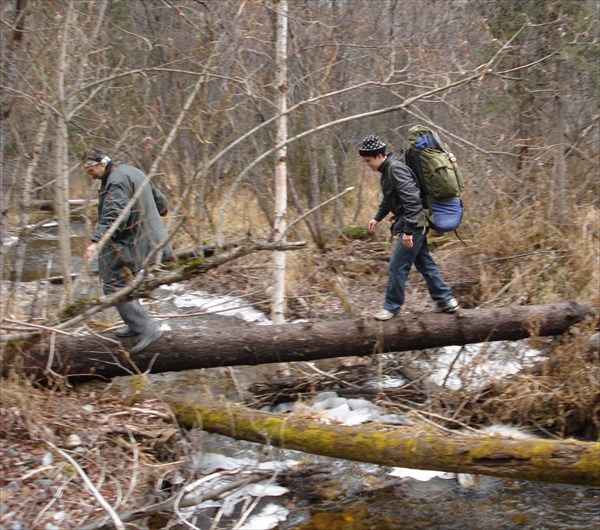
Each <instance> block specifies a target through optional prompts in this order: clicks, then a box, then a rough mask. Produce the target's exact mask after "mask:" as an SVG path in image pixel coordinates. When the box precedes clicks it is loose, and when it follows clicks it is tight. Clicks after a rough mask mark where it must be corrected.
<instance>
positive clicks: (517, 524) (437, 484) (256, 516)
mask: <svg viewBox="0 0 600 530" xmlns="http://www.w3.org/2000/svg"><path fill="white" fill-rule="evenodd" d="M77 237H79V236H77V235H76V238H77ZM76 241H77V239H76ZM7 243H8V242H3V244H7ZM77 245H80V246H81V250H82V248H83V246H82V245H83V242H81V244H80V243H77ZM76 248H78V247H76ZM29 249H30V250H29V252H28V254H27V266H26V270H27V271H28V274H27V278H26V279H27V280H29V281H31V283H30V284H24V285H23V287H24V291H25V292H26V291H27V290H29V291H34V290H35V288H34V287H33V286H34V285H35V281H34V280H35V279H37V278H40V277H45V276H46V275H48V266H47V264H48V263H49V260H50V262H52V261H54V262H55V261H57V260H56V259H53V256H55V254H56V240H55V238H53V237H52V232H51V231H50V232H48V231H44V232H42V235H40V237H36V238H35V240H33V241H32V243H31V244H30V247H29ZM4 250H6V249H4ZM3 254H4V252H3ZM79 255H80V254H79ZM78 262H79V263H80V260H79V261H78V258H74V263H75V265H76V264H77V263H78ZM50 269H51V267H50ZM5 272H6V271H3V277H4V274H5ZM27 285H30V286H31V287H30V288H29V289H28V288H27ZM54 288H55V289H60V286H54ZM156 295H157V301H155V302H153V310H154V311H156V312H157V313H159V314H161V315H162V316H163V317H164V318H162V320H161V325H162V326H163V327H164V328H166V329H169V328H182V329H183V328H190V327H192V328H198V327H210V326H236V325H240V324H244V323H245V322H247V321H253V322H257V323H259V324H263V325H268V324H269V322H268V319H267V317H266V316H265V315H264V314H262V313H260V312H259V311H256V310H254V309H252V308H250V307H247V306H246V305H245V304H244V302H243V301H240V300H235V299H227V298H226V297H221V298H216V297H211V296H209V295H206V294H205V293H202V292H189V291H186V289H185V287H184V286H182V285H175V286H169V287H165V288H161V289H157V291H156ZM111 318H112V319H113V321H114V322H116V321H117V317H116V314H114V315H112V316H111ZM500 347H501V348H500V350H497V355H499V354H501V355H504V357H505V359H504V361H503V364H504V365H505V364H510V363H507V362H506V360H507V358H508V357H511V356H514V355H513V354H514V352H515V345H514V344H504V345H502V343H500ZM502 348H504V351H502ZM498 352H499V353H498ZM446 353H447V354H448V355H450V354H451V352H446ZM533 354H535V352H534V353H533ZM497 355H495V357H497ZM440 358H443V355H442V356H440ZM518 366H519V363H518V362H517V361H516V360H515V362H514V367H513V368H514V369H518ZM199 374H200V372H199V373H198V374H191V373H167V374H158V375H152V376H151V377H152V379H153V381H154V382H155V384H156V385H158V386H160V384H167V385H169V386H173V385H177V384H178V383H180V382H182V381H183V378H185V380H186V385H181V386H182V387H187V390H186V392H189V393H190V395H194V394H195V393H197V392H198V391H199V390H200V388H196V389H195V388H194V387H193V386H190V385H189V382H190V381H191V380H194V378H196V379H197V380H198V381H201V383H198V384H199V385H200V384H201V385H202V386H203V387H205V385H206V384H214V385H215V386H218V385H222V384H223V382H224V381H225V380H228V381H229V383H231V385H232V391H233V390H235V391H236V392H240V391H242V392H246V391H247V389H248V387H249V385H250V384H252V383H253V382H257V381H261V380H268V379H270V378H273V377H276V376H277V371H276V367H274V366H259V367H239V368H235V369H230V370H224V369H213V370H205V371H202V372H201V374H202V375H201V377H199ZM446 376H447V374H446ZM232 378H233V379H235V381H233V380H232ZM233 383H235V384H233ZM399 383H400V384H401V382H399ZM386 384H393V382H390V381H386ZM234 387H235V388H234ZM327 398H331V396H327ZM324 399H325V398H323V400H324ZM323 400H322V401H323ZM343 405H344V403H340V402H335V403H334V402H333V401H332V407H331V410H333V409H334V408H335V409H339V410H338V413H339V414H341V411H342V409H343ZM314 406H317V405H316V404H314ZM323 408H324V407H322V409H323ZM350 408H351V407H346V408H345V409H343V410H344V411H345V412H344V416H343V417H344V419H345V420H348V419H350V420H351V419H352V417H353V416H352V413H351V411H349V409H350ZM362 414H363V419H365V414H366V413H365V412H364V410H363V412H362ZM354 418H356V417H355V416H354ZM367 419H368V418H367ZM190 438H191V439H193V440H195V443H196V448H197V455H196V459H195V464H194V465H195V466H196V467H197V468H198V470H200V471H202V472H207V473H208V472H211V471H212V470H214V469H223V468H228V467H229V468H232V469H238V468H244V467H247V466H249V465H251V466H257V465H259V464H260V465H267V466H272V467H271V468H275V467H279V468H281V469H286V468H290V467H293V466H303V467H304V468H306V470H307V472H306V473H304V474H300V477H301V478H300V477H299V478H294V479H288V480H287V481H286V480H282V481H279V480H277V481H276V482H275V483H270V484H268V485H267V486H265V489H263V490H261V492H260V493H251V492H249V493H248V497H251V496H252V495H255V496H256V495H259V497H262V498H261V500H260V502H257V505H256V508H255V510H254V512H253V515H252V516H251V517H249V518H248V519H247V520H246V521H245V523H244V524H243V525H239V526H238V527H236V528H239V530H269V529H278V530H396V529H431V528H434V529H440V530H442V529H448V530H450V529H456V530H480V529H536V530H541V529H548V530H575V529H577V530H588V529H589V530H598V529H600V488H592V487H584V486H569V485H564V484H544V483H536V482H528V481H517V480H504V479H497V478H491V477H480V479H479V482H478V483H477V484H476V485H475V486H473V487H464V486H462V485H461V484H460V483H459V482H458V481H457V479H456V477H455V476H454V475H451V474H444V473H429V474H427V473H424V472H422V471H418V470H412V471H411V470H400V469H397V468H386V467H381V466H377V465H371V464H361V463H356V462H350V461H345V460H336V459H332V458H327V457H322V456H315V455H307V454H304V453H298V452H296V451H290V450H283V449H279V448H274V447H265V446H262V445H258V444H253V443H250V442H244V441H236V440H233V439H230V438H226V437H223V436H219V435H215V434H208V433H204V432H202V431H198V432H192V433H190ZM309 470H310V472H309ZM257 500H258V497H257ZM221 508H222V506H221ZM218 509H219V506H217V505H215V506H214V507H213V508H210V507H209V506H208V507H207V508H206V511H205V512H204V513H205V514H206V516H205V517H204V518H202V517H201V518H199V519H196V520H194V524H195V525H196V526H197V528H201V529H205V528H206V529H208V528H211V525H212V524H213V523H214V521H213V520H212V519H211V514H214V513H216V510H218ZM236 509H237V508H236V507H235V506H232V508H231V513H230V515H229V516H228V517H224V519H223V520H222V525H220V526H219V528H232V527H233V526H232V521H235V520H236V517H238V516H239V513H238V512H236ZM211 510H213V511H212V512H211ZM154 528H156V529H158V528H160V527H158V526H156V527H154ZM213 528H214V527H213Z"/></svg>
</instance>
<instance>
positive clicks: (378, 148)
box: [358, 135, 386, 156]
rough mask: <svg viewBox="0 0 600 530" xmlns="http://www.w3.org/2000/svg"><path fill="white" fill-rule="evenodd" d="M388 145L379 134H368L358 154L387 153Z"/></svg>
mask: <svg viewBox="0 0 600 530" xmlns="http://www.w3.org/2000/svg"><path fill="white" fill-rule="evenodd" d="M385 147H386V145H385V144H384V143H383V142H382V141H381V140H380V139H379V136H374V135H370V136H367V137H366V138H365V139H364V140H363V141H362V144H360V147H359V149H358V154H359V155H360V156H377V155H385Z"/></svg>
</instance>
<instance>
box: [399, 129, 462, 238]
mask: <svg viewBox="0 0 600 530" xmlns="http://www.w3.org/2000/svg"><path fill="white" fill-rule="evenodd" d="M404 159H405V161H406V164H407V165H408V166H409V167H410V168H411V169H412V170H413V172H414V173H415V175H416V176H417V181H418V184H419V187H420V189H421V199H422V200H423V205H424V207H425V208H426V209H429V210H431V212H432V214H433V220H432V226H433V228H434V229H435V230H437V231H439V232H452V231H454V230H456V229H457V228H458V226H459V225H460V223H461V221H462V217H463V213H464V207H463V203H462V199H461V194H462V192H463V191H464V189H465V185H464V179H463V175H462V173H461V171H460V168H459V167H458V165H457V164H456V157H455V156H454V155H453V154H452V153H451V152H450V149H449V148H448V146H447V145H446V144H445V143H444V142H442V140H441V139H440V137H439V136H438V134H437V133H436V132H435V131H434V130H433V129H430V128H429V127H425V126H423V125H416V126H414V127H411V128H410V129H409V130H408V148H407V149H406V151H405V153H404Z"/></svg>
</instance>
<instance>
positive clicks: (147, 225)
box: [83, 149, 173, 354]
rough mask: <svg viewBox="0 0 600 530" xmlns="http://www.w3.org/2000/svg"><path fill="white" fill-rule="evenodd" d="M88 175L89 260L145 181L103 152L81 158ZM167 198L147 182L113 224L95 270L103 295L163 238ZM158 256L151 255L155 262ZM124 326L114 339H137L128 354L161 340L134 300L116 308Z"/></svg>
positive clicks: (132, 273) (167, 252) (168, 250)
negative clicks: (93, 192)
mask: <svg viewBox="0 0 600 530" xmlns="http://www.w3.org/2000/svg"><path fill="white" fill-rule="evenodd" d="M83 160H84V167H85V170H86V172H87V173H88V175H90V176H91V177H92V178H94V179H97V180H100V181H101V184H100V189H99V190H98V223H97V226H96V230H95V232H94V235H93V236H92V243H91V245H89V246H88V248H87V249H86V251H85V255H84V258H85V259H86V260H90V259H92V258H93V257H94V256H95V255H96V253H97V251H98V241H100V239H102V236H103V235H104V234H105V233H106V232H107V231H108V230H109V229H110V227H111V226H112V225H113V223H114V222H115V220H116V219H117V217H119V215H120V213H121V212H122V211H123V209H124V208H125V206H126V205H127V204H128V203H129V201H130V200H131V198H132V197H133V196H134V194H135V193H136V191H138V190H139V189H140V188H141V184H142V183H143V182H144V180H145V179H146V175H145V174H144V173H143V172H142V171H140V170H139V169H136V168H134V167H132V166H128V165H125V164H120V163H117V162H115V163H113V161H112V160H111V159H110V158H109V157H108V156H107V155H106V153H104V152H102V151H99V150H97V149H93V150H90V151H89V152H87V153H86V154H85V155H84V157H83ZM167 210H168V208H167V199H166V198H165V196H164V195H163V194H162V193H161V192H160V191H159V190H158V189H157V188H156V187H155V186H154V185H153V184H152V182H149V183H148V184H146V186H145V187H144V189H143V190H142V193H141V195H140V196H139V197H138V198H137V199H136V201H135V203H134V205H133V207H132V208H131V210H130V212H129V215H127V216H126V217H125V219H124V220H123V221H122V222H121V223H120V224H119V226H118V227H117V230H116V231H115V233H114V234H113V235H112V237H111V238H110V239H109V240H108V241H107V242H106V244H105V245H104V246H103V247H102V249H101V250H100V254H99V255H98V272H99V275H100V281H101V283H102V285H103V290H104V294H107V295H108V294H111V293H114V292H117V291H119V290H120V289H122V288H123V287H125V286H126V285H127V284H128V283H129V282H130V281H131V280H132V279H133V277H134V276H135V274H137V273H138V272H139V270H140V269H141V268H142V266H144V264H145V263H144V262H145V261H146V258H147V257H148V256H149V255H150V254H151V253H152V252H153V251H155V250H156V248H157V246H158V245H159V244H160V243H161V242H162V240H163V239H164V236H165V227H164V225H163V222H162V219H161V216H164V215H166V214H167ZM172 253H173V250H172V249H171V246H170V245H166V246H165V247H164V249H163V250H162V255H163V257H165V258H169V257H171V256H172ZM160 258H161V256H157V257H156V260H157V261H159V260H160ZM116 308H117V311H118V312H119V314H120V315H121V318H122V319H123V321H124V322H125V324H127V326H126V327H125V328H123V329H120V330H119V331H117V333H116V334H117V336H119V337H133V336H138V337H139V338H138V342H137V343H136V345H135V346H134V347H133V348H132V349H131V351H130V353H132V354H133V353H139V352H141V351H143V350H145V349H146V348H147V347H148V346H150V344H152V343H153V342H155V341H157V340H158V339H159V338H160V337H161V336H162V333H163V332H162V330H161V329H160V328H159V327H158V325H157V324H156V322H155V321H154V320H153V319H152V317H151V316H150V315H149V314H148V313H147V312H146V311H144V309H143V308H142V306H141V305H140V303H139V301H138V300H134V301H133V302H127V303H125V304H121V305H118V306H116Z"/></svg>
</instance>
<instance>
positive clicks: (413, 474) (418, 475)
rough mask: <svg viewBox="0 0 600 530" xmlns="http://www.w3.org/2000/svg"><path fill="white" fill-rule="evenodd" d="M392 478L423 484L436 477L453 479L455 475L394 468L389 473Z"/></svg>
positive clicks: (425, 470) (426, 470)
mask: <svg viewBox="0 0 600 530" xmlns="http://www.w3.org/2000/svg"><path fill="white" fill-rule="evenodd" d="M389 475H390V476H392V477H401V478H414V479H415V480H420V481H422V482H425V481H427V480H431V479H432V478H435V477H438V478H443V479H454V478H456V475H455V474H454V473H446V472H445V471H433V470H428V469H411V468H409V467H395V468H393V469H392V471H390V473H389Z"/></svg>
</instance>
